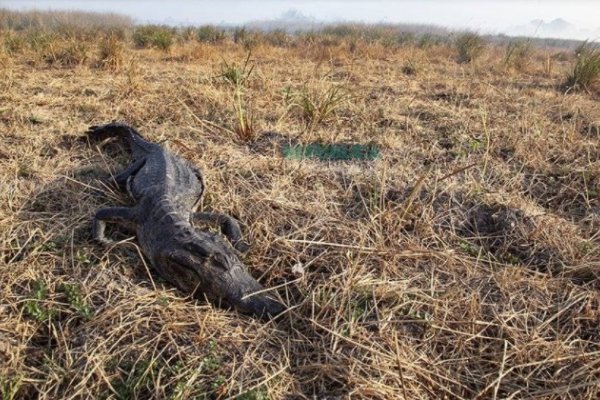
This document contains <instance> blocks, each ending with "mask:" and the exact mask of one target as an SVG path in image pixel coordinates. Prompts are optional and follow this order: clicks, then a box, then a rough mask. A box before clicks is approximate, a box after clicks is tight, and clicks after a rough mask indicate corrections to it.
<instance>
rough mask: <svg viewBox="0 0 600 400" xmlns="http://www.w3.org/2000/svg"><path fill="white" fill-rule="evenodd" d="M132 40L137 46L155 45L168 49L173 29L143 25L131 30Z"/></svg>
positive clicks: (171, 40) (171, 41)
mask: <svg viewBox="0 0 600 400" xmlns="http://www.w3.org/2000/svg"><path fill="white" fill-rule="evenodd" d="M133 42H134V43H135V45H136V46H137V47H140V48H147V47H156V48H159V49H161V50H164V51H168V50H169V49H170V48H171V45H172V44H173V30H172V29H170V28H168V27H165V26H159V25H144V26H140V27H138V28H136V29H135V30H134V31H133Z"/></svg>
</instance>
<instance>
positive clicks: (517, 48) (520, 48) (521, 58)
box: [502, 40, 532, 70]
mask: <svg viewBox="0 0 600 400" xmlns="http://www.w3.org/2000/svg"><path fill="white" fill-rule="evenodd" d="M531 50H532V49H531V43H529V42H528V41H523V40H513V41H510V42H509V43H508V45H507V46H506V53H505V54H504V59H503V60H502V62H503V64H504V65H505V66H507V67H508V66H513V67H514V68H515V69H517V70H522V69H524V68H525V67H527V65H528V64H529V61H530V59H531Z"/></svg>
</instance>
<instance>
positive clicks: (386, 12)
mask: <svg viewBox="0 0 600 400" xmlns="http://www.w3.org/2000/svg"><path fill="white" fill-rule="evenodd" d="M0 7H8V8H13V9H31V8H38V9H73V10H74V9H77V10H96V11H114V12H119V13H123V14H127V15H130V16H132V17H134V18H135V19H136V20H137V21H139V22H155V23H172V24H203V23H221V22H225V23H236V24H242V23H244V22H248V21H252V20H264V19H273V18H277V17H279V16H281V15H282V14H283V13H285V12H286V11H289V10H290V9H294V10H297V11H300V12H302V13H303V14H305V15H308V16H311V17H315V18H316V19H317V20H323V21H333V20H345V21H364V22H407V23H426V24H435V25H440V26H446V27H451V28H470V29H474V30H478V31H480V32H482V33H483V32H495V33H498V32H510V31H512V32H516V30H515V28H517V27H521V30H524V29H525V30H527V29H529V30H530V31H531V32H529V33H530V34H534V33H535V34H537V35H538V36H548V35H547V34H544V29H539V28H538V29H536V27H535V26H534V25H535V24H530V23H531V21H532V20H534V19H542V20H545V21H546V22H550V21H552V20H554V19H556V18H562V19H564V20H566V21H568V22H569V23H570V24H571V25H572V26H570V27H568V28H566V29H563V31H562V33H561V32H558V33H560V36H579V37H581V38H590V39H598V37H594V35H600V18H599V16H600V1H566V0H565V1H552V0H550V1H548V0H546V1H541V0H525V1H515V0H507V1H499V0H481V1H475V0H446V1H443V0H422V1H415V0H397V1H389V0H376V1H363V0H351V1H339V0H329V1H328V0H296V1H289V0H246V1H241V0H221V1H214V0H206V1H201V0H200V1H194V0H179V1H168V0H108V1H97V0H54V1H52V0H0ZM525 25H528V26H527V27H525ZM548 29H550V28H548ZM553 32H554V31H553ZM519 33H523V32H521V31H519ZM555 33H556V32H555Z"/></svg>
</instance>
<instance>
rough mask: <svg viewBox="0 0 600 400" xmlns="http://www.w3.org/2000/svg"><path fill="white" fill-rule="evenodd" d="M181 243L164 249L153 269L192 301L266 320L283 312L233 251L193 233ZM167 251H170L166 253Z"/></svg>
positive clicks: (207, 235)
mask: <svg viewBox="0 0 600 400" xmlns="http://www.w3.org/2000/svg"><path fill="white" fill-rule="evenodd" d="M186 236H187V239H188V240H186V241H185V242H183V243H182V242H181V241H179V242H178V245H177V246H174V247H172V246H166V247H167V249H165V251H163V252H161V253H162V255H161V257H159V259H158V260H157V261H158V262H157V264H158V265H156V267H157V269H158V270H159V272H160V273H161V275H163V276H164V277H165V278H166V279H168V280H169V281H171V282H172V283H174V284H175V285H176V286H178V287H179V288H180V289H182V290H184V291H185V292H187V293H192V294H193V295H194V297H196V298H202V299H203V298H206V299H208V300H209V301H211V302H212V303H214V304H217V305H220V306H223V307H233V308H235V309H236V310H238V311H239V312H241V313H244V314H250V315H253V316H257V317H261V318H266V317H268V316H276V315H278V314H280V313H281V312H283V311H284V310H285V307H284V306H283V304H281V303H279V302H278V301H276V300H274V299H273V298H272V297H271V296H269V294H268V293H266V292H265V290H264V288H263V287H262V285H261V284H260V283H258V282H257V281H256V280H255V279H254V278H253V277H252V276H251V275H250V273H249V272H248V269H247V267H246V266H245V265H244V263H242V261H241V260H240V259H239V257H238V256H237V254H236V252H235V250H233V247H232V246H231V245H229V243H227V242H225V241H224V240H223V239H222V238H221V237H220V236H218V235H216V234H213V233H211V232H204V231H198V230H196V231H194V232H193V233H192V234H191V236H190V235H186ZM168 247H171V249H169V248H168Z"/></svg>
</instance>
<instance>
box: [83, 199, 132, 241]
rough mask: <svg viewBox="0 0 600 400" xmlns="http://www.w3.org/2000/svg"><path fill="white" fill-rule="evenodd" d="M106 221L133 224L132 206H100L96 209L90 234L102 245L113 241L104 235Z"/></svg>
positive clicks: (126, 224)
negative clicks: (100, 207)
mask: <svg viewBox="0 0 600 400" xmlns="http://www.w3.org/2000/svg"><path fill="white" fill-rule="evenodd" d="M107 222H116V223H119V224H121V225H125V226H132V225H134V224H135V212H134V210H133V208H127V207H114V208H102V209H100V210H98V212H97V213H96V215H95V216H94V222H93V227H92V236H93V237H94V239H95V240H97V241H98V242H100V243H102V244H104V245H108V244H111V243H112V242H113V241H112V240H110V239H107V238H106V236H105V235H104V229H105V228H106V223H107Z"/></svg>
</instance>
